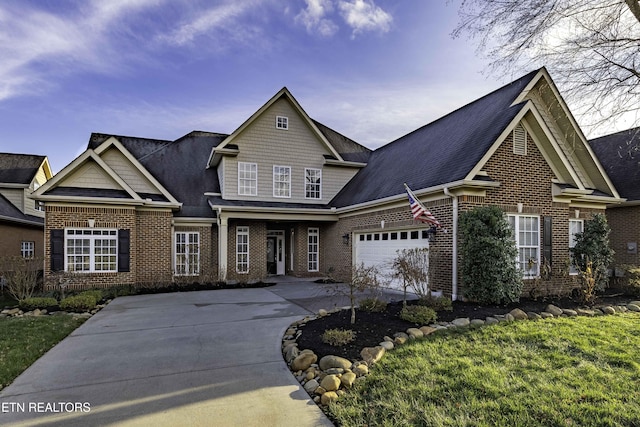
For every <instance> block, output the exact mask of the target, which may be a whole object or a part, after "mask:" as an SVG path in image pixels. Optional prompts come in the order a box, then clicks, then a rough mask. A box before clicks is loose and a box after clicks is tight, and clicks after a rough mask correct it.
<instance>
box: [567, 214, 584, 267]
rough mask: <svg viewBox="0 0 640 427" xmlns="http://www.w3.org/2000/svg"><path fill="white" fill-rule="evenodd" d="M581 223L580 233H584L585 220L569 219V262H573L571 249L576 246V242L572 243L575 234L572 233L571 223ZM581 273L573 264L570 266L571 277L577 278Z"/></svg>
mask: <svg viewBox="0 0 640 427" xmlns="http://www.w3.org/2000/svg"><path fill="white" fill-rule="evenodd" d="M572 222H575V223H580V231H579V232H578V233H584V219H569V261H571V249H573V248H574V247H575V245H576V242H575V241H573V242H572V240H573V239H572V237H573V233H571V223H572ZM578 274H580V272H579V271H578V270H577V269H576V268H575V267H574V266H573V263H570V264H569V275H570V276H577V275H578Z"/></svg>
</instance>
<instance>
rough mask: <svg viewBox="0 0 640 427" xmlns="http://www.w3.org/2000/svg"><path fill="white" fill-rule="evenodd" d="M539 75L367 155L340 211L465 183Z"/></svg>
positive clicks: (337, 202)
mask: <svg viewBox="0 0 640 427" xmlns="http://www.w3.org/2000/svg"><path fill="white" fill-rule="evenodd" d="M537 73H538V70H536V71H533V72H531V73H529V74H527V75H525V76H523V77H521V78H520V79H518V80H516V81H514V82H512V83H510V84H508V85H506V86H503V87H502V88H500V89H498V90H496V91H494V92H492V93H490V94H488V95H486V96H484V97H482V98H480V99H478V100H476V101H474V102H472V103H470V104H467V105H466V106H464V107H462V108H460V109H458V110H456V111H454V112H452V113H450V114H448V115H446V116H444V117H442V118H440V119H438V120H436V121H434V122H432V123H430V124H428V125H426V126H423V127H421V128H419V129H417V130H415V131H413V132H411V133H409V134H408V135H405V136H403V137H401V138H399V139H397V140H395V141H394V142H391V143H389V144H387V145H385V146H383V147H380V148H379V149H377V150H375V151H374V152H373V153H371V156H370V158H369V161H368V163H367V166H366V167H364V168H363V169H362V170H360V172H358V174H357V175H356V176H355V177H354V178H353V179H352V180H351V181H350V182H349V183H348V184H347V185H346V186H345V187H344V188H343V189H342V190H341V191H340V192H339V193H338V194H337V195H336V197H335V198H334V199H333V201H332V202H331V205H332V206H336V207H344V206H349V205H355V204H358V203H364V202H369V201H373V200H378V199H382V198H385V197H390V196H394V195H398V194H401V193H403V192H404V187H403V183H405V182H406V183H407V184H408V185H409V187H411V188H412V189H413V190H418V189H422V188H428V187H433V186H437V185H441V184H446V183H448V182H454V181H457V180H460V179H463V178H464V177H465V176H467V174H468V173H469V172H470V171H471V169H473V167H474V166H475V165H476V164H477V163H478V162H479V161H480V159H481V158H482V156H483V155H484V154H485V153H486V152H487V150H488V149H489V148H490V147H491V145H492V144H493V143H494V142H495V141H496V139H497V138H498V136H499V135H500V133H502V131H503V130H504V129H505V127H506V126H507V125H508V124H509V123H510V122H511V121H512V120H513V119H514V117H515V116H516V115H517V114H518V112H519V111H520V110H521V109H522V107H523V106H524V103H520V104H517V105H514V106H511V104H512V103H513V101H514V100H515V99H516V98H517V96H518V95H519V94H520V93H521V92H522V90H523V89H524V88H525V87H526V85H527V84H528V83H529V82H530V81H531V80H532V79H533V77H534V76H535V75H536V74H537Z"/></svg>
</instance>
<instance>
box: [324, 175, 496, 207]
mask: <svg viewBox="0 0 640 427" xmlns="http://www.w3.org/2000/svg"><path fill="white" fill-rule="evenodd" d="M499 186H500V183H499V182H495V181H475V180H467V179H464V180H460V181H455V182H450V183H447V184H440V185H436V186H434V187H429V188H424V189H419V190H413V189H412V190H411V191H413V194H415V195H416V196H418V197H420V196H425V195H433V196H435V197H434V200H437V199H442V198H448V196H443V197H438V196H439V194H437V193H440V192H442V193H444V189H445V188H448V189H449V190H455V189H456V188H461V187H471V188H479V189H483V188H484V189H489V188H496V187H499ZM400 200H402V201H405V202H406V201H407V193H406V192H402V193H400V194H396V195H394V196H389V197H385V198H383V199H376V200H371V201H369V202H364V203H358V204H357V205H351V206H345V207H343V208H337V209H336V212H337V213H338V214H340V215H344V214H348V213H358V212H357V211H360V210H364V209H371V208H382V207H384V205H388V204H391V203H395V202H398V201H400ZM407 203H408V202H407ZM385 209H386V207H385Z"/></svg>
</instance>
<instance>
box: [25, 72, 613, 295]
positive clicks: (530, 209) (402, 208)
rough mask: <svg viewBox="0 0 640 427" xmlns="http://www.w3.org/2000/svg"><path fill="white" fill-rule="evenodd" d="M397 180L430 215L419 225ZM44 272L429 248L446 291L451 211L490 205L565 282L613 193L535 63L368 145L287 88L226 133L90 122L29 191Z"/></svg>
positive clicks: (295, 268) (93, 274) (230, 274)
mask: <svg viewBox="0 0 640 427" xmlns="http://www.w3.org/2000/svg"><path fill="white" fill-rule="evenodd" d="M404 183H406V184H407V185H408V186H409V187H410V188H411V189H412V190H413V191H414V192H415V194H416V195H417V196H418V198H419V199H420V201H421V202H422V203H423V204H424V205H425V206H426V207H427V208H428V209H429V210H431V212H432V213H433V214H434V215H435V217H436V218H437V219H438V220H439V221H440V222H441V223H442V229H438V230H434V229H430V228H429V227H428V226H425V225H424V224H422V223H419V222H415V221H414V220H413V218H412V215H411V212H410V210H409V204H408V201H407V194H406V192H405V188H404ZM36 195H37V196H36V197H37V199H38V200H40V201H42V202H44V204H45V206H46V254H47V259H48V262H47V265H46V274H47V275H50V274H52V273H55V272H58V271H66V272H72V273H74V274H72V275H70V277H71V280H72V283H77V284H78V285H81V284H86V283H88V282H89V281H90V283H91V284H92V285H98V284H99V285H103V286H110V285H118V284H145V283H166V282H170V281H175V280H182V279H184V278H185V277H186V278H187V279H188V280H192V281H207V280H215V279H218V278H220V279H223V280H228V281H231V280H234V281H253V280H259V279H262V278H264V277H266V276H268V275H282V274H286V275H294V276H323V275H325V274H326V273H327V272H329V271H330V272H332V274H333V275H334V276H335V277H336V278H339V279H343V280H346V279H348V278H349V276H350V274H351V266H352V265H353V264H354V263H360V262H364V263H365V264H377V265H379V266H380V268H381V269H382V270H383V271H384V270H385V269H387V268H388V265H389V262H390V260H392V259H393V257H394V256H395V255H396V250H398V249H402V248H410V247H430V248H431V252H432V254H433V255H434V256H433V257H432V261H431V262H432V266H431V268H432V271H433V272H434V275H433V278H432V283H431V287H432V289H438V290H442V291H443V292H444V293H445V294H447V295H451V296H452V297H453V298H458V297H460V296H462V295H463V294H464V284H463V283H460V280H459V277H458V268H457V261H458V254H457V247H458V240H459V239H460V236H458V231H457V220H458V216H459V215H460V213H461V212H463V211H465V210H468V209H471V208H473V207H474V206H480V205H498V206H499V207H501V208H502V209H503V210H504V212H505V214H506V215H508V218H509V220H510V222H511V224H512V225H513V228H514V232H515V233H514V236H515V239H516V244H517V246H518V250H519V259H518V262H519V265H520V266H521V269H522V271H523V275H524V277H525V279H527V283H529V284H530V286H533V285H534V284H535V283H538V282H539V281H540V278H542V279H544V280H545V281H546V283H547V287H548V289H547V292H550V293H560V292H566V291H568V290H570V289H571V287H572V277H571V271H570V268H569V246H570V244H571V243H570V242H571V235H572V233H575V232H576V231H580V230H581V227H582V222H583V221H584V220H585V219H588V218H589V217H590V215H591V214H592V213H594V212H601V211H603V210H604V208H605V206H606V205H607V204H612V203H618V202H620V201H621V199H620V197H619V195H618V193H617V192H616V190H615V188H614V187H613V185H612V183H611V181H610V180H609V178H608V177H607V175H606V174H605V172H604V170H603V168H602V166H601V165H600V163H599V162H598V161H597V159H596V158H595V157H594V155H593V152H592V151H591V148H590V147H589V145H588V144H587V143H586V140H585V137H584V135H583V134H582V132H581V130H580V129H579V127H578V126H577V124H576V122H575V120H574V118H573V116H572V115H571V113H570V111H569V110H568V108H567V106H566V105H565V103H564V101H563V100H562V97H561V96H560V94H559V93H558V91H557V89H556V87H555V85H554V83H553V82H552V80H551V78H550V77H549V75H548V73H547V71H546V70H545V69H540V70H537V71H534V72H532V73H529V74H527V75H525V76H523V77H522V78H520V79H518V80H516V81H514V82H512V83H510V84H508V85H506V86H504V87H502V88H500V89H498V90H496V91H495V92H492V93H490V94H488V95H486V96H484V97H482V98H480V99H478V100H476V101H474V102H472V103H471V104H468V105H466V106H464V107H462V108H460V109H458V110H456V111H454V112H452V113H450V114H448V115H446V116H444V117H442V118H440V119H438V120H436V121H435V122H432V123H430V124H428V125H426V126H424V127H421V128H419V129H417V130H415V131H414V132H412V133H410V134H408V135H405V136H403V137H401V138H399V139H397V140H396V141H393V142H391V143H389V144H387V145H385V146H383V147H381V148H379V149H377V150H375V151H371V150H369V149H367V148H365V147H364V146H362V145H360V144H358V143H356V142H355V141H353V140H351V139H349V138H347V137H345V136H343V135H341V134H339V133H338V132H336V131H334V130H332V129H330V128H328V127H327V126H325V125H323V124H321V123H319V122H317V121H315V120H313V119H312V118H310V117H309V115H307V113H306V112H305V111H304V109H303V108H302V107H301V106H300V105H299V104H298V102H297V101H296V99H295V98H294V97H293V96H292V94H291V93H290V92H289V91H288V90H287V89H286V88H283V89H282V90H280V91H279V92H278V93H277V94H276V95H275V96H273V98H271V99H270V100H269V101H268V102H267V103H266V104H264V105H263V106H262V107H261V108H260V109H258V110H257V111H256V112H255V113H254V114H253V115H252V116H251V117H249V118H248V119H247V120H246V121H245V122H244V123H242V124H241V125H240V127H238V128H237V129H236V130H235V131H234V132H232V133H231V134H230V135H223V134H217V133H209V132H192V133H190V134H187V135H185V136H184V137H182V138H179V139H177V140H175V141H164V140H150V139H143V138H133V137H125V136H118V135H104V134H92V135H91V139H90V141H89V145H88V147H87V150H86V151H85V152H84V153H83V154H82V155H80V156H79V157H78V158H76V159H75V160H74V161H73V162H71V163H70V164H69V165H68V166H67V167H65V168H64V169H63V170H62V171H61V172H60V173H59V174H58V175H56V176H55V177H54V178H53V179H52V180H50V181H49V182H48V183H47V184H45V185H43V186H42V187H41V188H39V189H38V190H37V192H36Z"/></svg>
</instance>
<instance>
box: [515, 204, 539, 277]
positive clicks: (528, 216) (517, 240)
mask: <svg viewBox="0 0 640 427" xmlns="http://www.w3.org/2000/svg"><path fill="white" fill-rule="evenodd" d="M508 217H513V218H514V239H515V242H516V248H517V249H518V257H517V259H516V264H517V265H518V268H520V249H521V248H536V249H537V254H538V256H537V259H535V263H536V266H535V274H533V275H527V274H526V270H523V271H522V276H523V278H524V279H535V278H536V277H540V261H541V258H540V257H541V255H542V254H541V252H542V248H541V246H540V216H539V215H522V214H508ZM519 218H536V219H537V221H538V228H537V230H536V232H537V234H538V239H537V245H535V246H534V245H521V244H520V243H519V233H520V221H518V219H519Z"/></svg>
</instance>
